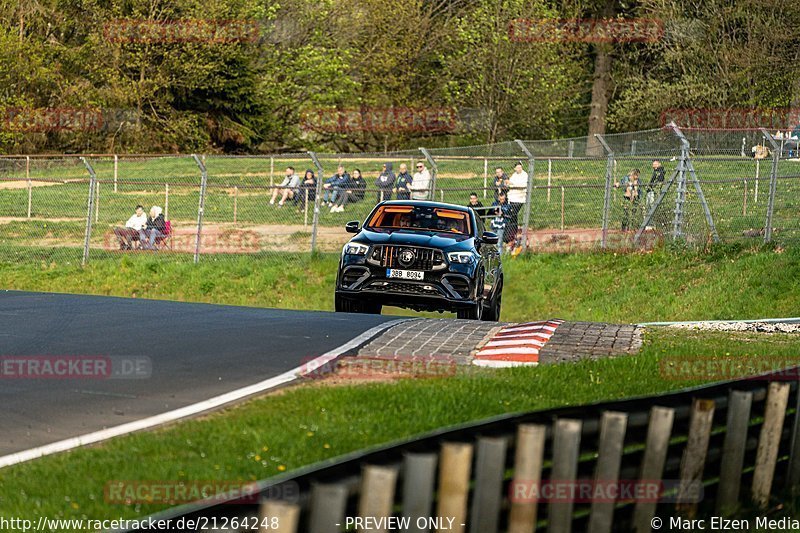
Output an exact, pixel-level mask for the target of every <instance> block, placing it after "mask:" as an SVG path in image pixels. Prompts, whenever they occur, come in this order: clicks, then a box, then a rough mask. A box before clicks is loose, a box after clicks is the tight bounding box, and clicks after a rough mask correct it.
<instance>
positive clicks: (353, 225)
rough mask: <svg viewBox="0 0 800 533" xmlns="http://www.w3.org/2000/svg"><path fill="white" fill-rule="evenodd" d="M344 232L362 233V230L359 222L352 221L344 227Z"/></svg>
mask: <svg viewBox="0 0 800 533" xmlns="http://www.w3.org/2000/svg"><path fill="white" fill-rule="evenodd" d="M344 230H345V231H346V232H347V233H358V232H359V231H361V228H359V227H358V220H351V221H350V222H348V223H347V224H345V225H344Z"/></svg>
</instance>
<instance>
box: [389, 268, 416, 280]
mask: <svg viewBox="0 0 800 533" xmlns="http://www.w3.org/2000/svg"><path fill="white" fill-rule="evenodd" d="M386 277H387V278H397V279H413V280H417V281H422V280H423V279H425V272H423V271H421V270H397V269H394V268H387V269H386Z"/></svg>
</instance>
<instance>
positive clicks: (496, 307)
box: [481, 281, 503, 322]
mask: <svg viewBox="0 0 800 533" xmlns="http://www.w3.org/2000/svg"><path fill="white" fill-rule="evenodd" d="M502 303H503V282H502V281H500V284H499V285H498V286H497V289H496V290H495V294H494V298H492V306H491V307H489V308H488V309H484V310H483V316H482V317H481V320H485V321H487V322H498V321H499V320H500V307H501V306H502Z"/></svg>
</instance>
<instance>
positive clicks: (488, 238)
mask: <svg viewBox="0 0 800 533" xmlns="http://www.w3.org/2000/svg"><path fill="white" fill-rule="evenodd" d="M481 240H482V241H483V242H485V243H486V244H497V241H499V240H500V237H498V236H497V233H494V232H492V231H484V232H483V235H481Z"/></svg>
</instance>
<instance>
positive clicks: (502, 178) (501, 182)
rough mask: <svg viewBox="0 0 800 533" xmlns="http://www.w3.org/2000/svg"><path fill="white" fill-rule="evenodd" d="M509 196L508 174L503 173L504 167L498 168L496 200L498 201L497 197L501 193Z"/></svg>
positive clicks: (495, 171) (495, 173)
mask: <svg viewBox="0 0 800 533" xmlns="http://www.w3.org/2000/svg"><path fill="white" fill-rule="evenodd" d="M501 192H502V193H505V194H506V195H507V194H508V176H506V173H505V172H503V167H497V168H496V169H494V199H495V200H497V197H498V196H499V195H500V193H501Z"/></svg>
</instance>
